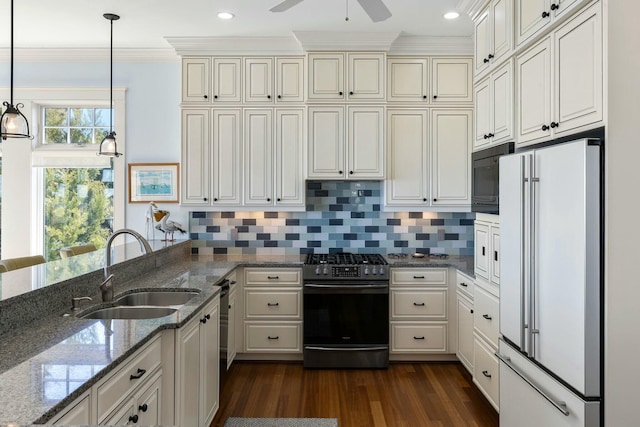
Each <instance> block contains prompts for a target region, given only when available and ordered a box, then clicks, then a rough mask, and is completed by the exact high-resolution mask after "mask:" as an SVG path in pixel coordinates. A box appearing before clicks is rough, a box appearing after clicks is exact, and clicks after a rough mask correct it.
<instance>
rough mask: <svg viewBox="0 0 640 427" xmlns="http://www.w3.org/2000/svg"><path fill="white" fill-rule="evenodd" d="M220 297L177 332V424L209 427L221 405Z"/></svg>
mask: <svg viewBox="0 0 640 427" xmlns="http://www.w3.org/2000/svg"><path fill="white" fill-rule="evenodd" d="M219 308H220V297H219V296H216V297H215V298H214V300H213V301H212V302H210V303H209V304H207V306H206V307H205V308H204V309H203V310H201V311H200V312H199V313H198V314H197V315H196V317H195V318H194V319H192V320H191V321H190V322H189V323H188V324H187V325H186V326H184V327H182V328H179V329H177V330H176V347H175V351H176V354H175V361H176V372H175V375H176V382H175V404H176V407H175V416H176V420H175V421H176V425H180V426H187V427H188V426H199V427H206V426H209V425H210V424H211V421H212V420H213V417H214V415H215V413H216V411H217V410H218V406H219V402H218V398H219V369H220V365H219V360H220V353H219V345H220V336H219V327H220V310H219Z"/></svg>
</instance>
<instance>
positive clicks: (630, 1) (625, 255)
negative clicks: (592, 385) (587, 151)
mask: <svg viewBox="0 0 640 427" xmlns="http://www.w3.org/2000/svg"><path fill="white" fill-rule="evenodd" d="M607 3H608V14H609V17H608V20H607V27H608V30H607V31H608V38H609V40H608V45H607V46H608V69H609V76H608V90H609V99H608V102H609V109H608V128H607V140H606V147H605V150H606V162H607V165H606V180H607V186H606V192H607V196H606V197H607V201H606V213H605V214H606V233H607V236H606V242H607V252H606V253H607V260H606V267H605V268H606V296H605V299H606V313H605V319H606V320H605V322H606V332H605V334H606V335H605V342H606V344H605V411H606V412H605V420H606V423H605V425H606V426H612V427H613V426H632V425H638V419H639V417H640V415H639V410H638V406H637V405H638V403H637V400H638V399H637V394H636V393H637V390H638V384H639V383H640V364H639V363H638V360H637V357H638V354H640V331H639V326H640V308H639V304H638V303H639V301H640V282H639V281H638V278H637V277H638V271H639V270H638V262H639V261H640V249H639V248H638V245H639V244H640V227H639V226H638V225H637V224H636V222H635V216H636V215H638V212H640V191H639V190H638V188H639V187H638V186H639V185H640V168H639V167H638V165H639V164H640V127H639V126H638V119H639V118H640V103H639V102H638V100H640V54H639V53H638V51H637V45H638V41H640V25H638V16H640V2H638V1H637V0H609V1H608V2H607ZM607 3H605V4H607Z"/></svg>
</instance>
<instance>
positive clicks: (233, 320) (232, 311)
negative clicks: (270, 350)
mask: <svg viewBox="0 0 640 427" xmlns="http://www.w3.org/2000/svg"><path fill="white" fill-rule="evenodd" d="M227 279H229V282H230V286H231V290H230V291H229V307H228V308H229V312H228V317H227V319H226V323H227V325H226V326H227V369H229V368H231V364H232V363H233V361H234V360H235V358H236V353H237V348H236V335H237V332H236V329H237V328H238V322H237V314H236V312H237V311H238V304H237V299H238V292H237V291H236V286H235V285H237V281H236V273H235V272H234V273H233V274H232V275H230V276H229V277H227ZM222 323H223V319H220V333H221V334H223V333H224V331H223V328H222Z"/></svg>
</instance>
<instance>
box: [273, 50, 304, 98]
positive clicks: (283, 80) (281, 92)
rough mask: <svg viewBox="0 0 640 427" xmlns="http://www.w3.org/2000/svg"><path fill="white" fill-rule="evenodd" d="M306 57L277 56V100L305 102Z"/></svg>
mask: <svg viewBox="0 0 640 427" xmlns="http://www.w3.org/2000/svg"><path fill="white" fill-rule="evenodd" d="M304 71H305V70H304V58H302V57H276V100H275V101H276V102H300V103H302V102H304V74H305V73H304Z"/></svg>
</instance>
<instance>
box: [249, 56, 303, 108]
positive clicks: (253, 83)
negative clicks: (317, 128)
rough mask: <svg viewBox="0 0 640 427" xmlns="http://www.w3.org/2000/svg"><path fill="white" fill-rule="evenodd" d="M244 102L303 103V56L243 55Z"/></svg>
mask: <svg viewBox="0 0 640 427" xmlns="http://www.w3.org/2000/svg"><path fill="white" fill-rule="evenodd" d="M274 66H275V68H274ZM274 82H275V87H274ZM244 102H245V103H261V104H265V103H274V102H275V103H283V102H284V103H286V102H298V103H302V102H304V58H299V57H275V58H273V57H265V58H255V57H247V58H244Z"/></svg>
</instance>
